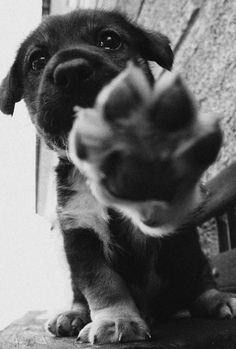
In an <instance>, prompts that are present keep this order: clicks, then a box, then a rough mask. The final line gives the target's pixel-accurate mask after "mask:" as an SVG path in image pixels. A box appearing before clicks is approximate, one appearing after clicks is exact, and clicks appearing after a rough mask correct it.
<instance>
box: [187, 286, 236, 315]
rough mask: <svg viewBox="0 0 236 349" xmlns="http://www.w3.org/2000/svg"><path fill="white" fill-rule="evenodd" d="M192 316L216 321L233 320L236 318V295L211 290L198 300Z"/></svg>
mask: <svg viewBox="0 0 236 349" xmlns="http://www.w3.org/2000/svg"><path fill="white" fill-rule="evenodd" d="M192 314H193V315H194V316H203V317H210V318H215V319H232V318H234V317H236V295H235V294H231V293H224V292H219V291H217V290H214V289H210V290H208V291H206V292H204V293H203V294H202V295H200V297H198V298H197V300H196V301H195V304H194V306H193V309H192Z"/></svg>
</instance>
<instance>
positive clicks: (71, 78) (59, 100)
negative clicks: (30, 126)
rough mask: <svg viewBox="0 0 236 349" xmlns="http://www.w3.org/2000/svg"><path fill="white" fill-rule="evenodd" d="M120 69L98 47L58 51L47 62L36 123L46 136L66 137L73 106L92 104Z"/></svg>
mask: <svg viewBox="0 0 236 349" xmlns="http://www.w3.org/2000/svg"><path fill="white" fill-rule="evenodd" d="M119 71H120V68H119V67H117V66H116V65H115V64H114V63H113V62H112V61H111V60H110V59H109V57H107V56H105V55H103V54H102V53H101V52H99V50H96V48H94V47H93V48H92V49H91V48H89V47H78V48H69V49H65V50H61V51H59V52H57V53H56V54H55V55H54V56H53V57H52V58H51V59H50V60H49V61H48V63H47V65H46V67H45V70H44V73H43V75H42V78H41V82H40V86H39V93H38V103H37V106H38V108H39V109H38V110H37V112H36V114H37V125H38V127H39V129H40V130H42V131H43V133H44V134H47V137H50V136H53V137H54V139H55V137H56V136H63V137H64V138H65V139H66V138H67V135H68V132H69V131H70V129H71V127H72V124H73V118H74V112H73V109H74V106H80V107H83V108H88V107H92V106H93V104H94V102H95V99H96V97H97V95H98V93H99V92H100V90H101V89H102V88H103V86H104V85H105V84H107V83H108V82H109V81H110V80H112V79H113V78H114V77H115V76H116V75H117V74H118V73H119Z"/></svg>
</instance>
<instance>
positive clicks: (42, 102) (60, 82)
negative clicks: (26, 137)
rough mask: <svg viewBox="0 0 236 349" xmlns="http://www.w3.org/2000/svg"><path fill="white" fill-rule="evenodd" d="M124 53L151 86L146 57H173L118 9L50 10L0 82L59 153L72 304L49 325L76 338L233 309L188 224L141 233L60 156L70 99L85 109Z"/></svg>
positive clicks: (7, 105)
mask: <svg viewBox="0 0 236 349" xmlns="http://www.w3.org/2000/svg"><path fill="white" fill-rule="evenodd" d="M131 59H132V60H135V61H137V62H138V63H139V66H140V67H141V68H142V69H143V71H144V72H145V74H146V76H147V78H148V80H149V81H150V83H151V84H152V83H153V77H152V74H151V72H150V69H149V67H148V63H147V61H148V60H153V61H156V62H157V63H159V64H160V65H161V66H162V67H164V68H167V69H170V68H171V64H172V59H173V56H172V52H171V49H170V47H169V43H168V40H167V39H166V38H165V37H164V36H162V35H161V34H158V33H148V32H146V31H144V30H142V29H140V28H138V27H137V26H136V25H135V24H132V23H130V22H129V21H127V20H126V19H125V18H124V17H122V16H121V15H119V14H116V13H107V12H101V11H78V12H73V13H71V14H68V15H65V16H54V17H51V18H48V19H46V21H45V22H43V23H42V24H41V25H40V27H39V28H38V29H36V30H35V31H34V32H33V33H32V34H31V35H30V36H29V37H28V38H27V39H26V40H25V42H24V43H23V45H22V46H21V48H20V50H19V52H18V55H17V58H16V60H15V63H14V64H13V66H12V68H11V71H10V73H9V75H8V76H7V77H6V79H5V80H4V81H3V84H2V87H1V90H0V107H1V110H2V111H3V112H5V113H6V114H12V113H13V110H14V104H15V103H16V102H18V101H19V100H20V99H21V98H24V99H25V102H26V104H27V107H28V109H29V111H30V115H31V119H32V121H33V123H34V124H35V125H36V128H37V130H38V132H39V134H40V135H41V136H42V137H44V139H45V141H46V143H47V144H48V145H49V147H51V148H52V149H54V150H56V151H57V152H58V155H59V164H58V166H57V169H56V173H57V192H58V217H59V221H60V226H61V230H62V234H63V238H64V246H65V251H66V256H67V260H68V263H69V266H70V270H71V278H72V287H73V291H74V304H73V307H72V310H71V311H68V312H66V313H64V314H60V315H59V316H57V317H56V318H55V319H53V320H52V321H51V322H50V323H49V330H50V331H51V332H52V333H54V334H56V335H58V336H60V335H61V336H63V335H67V336H68V335H77V334H78V333H79V332H80V338H81V340H82V341H90V342H95V341H97V342H98V343H104V342H117V341H122V340H123V341H130V340H144V339H147V338H148V337H149V336H150V335H149V329H148V326H147V324H148V325H149V326H150V325H151V323H152V321H153V320H155V319H157V318H160V317H166V316H168V315H170V314H173V313H174V312H176V311H178V310H180V309H186V308H188V309H190V310H191V311H192V313H193V314H194V313H196V314H201V315H208V316H214V315H216V316H219V317H224V315H225V316H229V315H230V316H234V315H235V312H236V306H235V304H234V306H233V305H232V299H231V298H230V297H228V296H227V295H222V294H220V293H219V292H218V291H216V289H215V288H216V285H215V281H214V279H213V277H212V273H211V269H210V266H209V264H208V262H207V260H206V258H205V257H204V255H203V254H202V252H201V249H200V246H199V242H198V237H197V232H196V230H195V228H193V227H189V228H188V229H184V228H183V229H180V230H179V231H177V232H176V233H175V234H173V235H171V236H167V237H162V238H161V239H160V240H159V239H158V238H155V237H150V236H147V235H144V234H143V233H142V231H141V230H140V229H139V228H137V227H136V226H134V225H133V224H132V222H131V221H130V220H129V219H124V217H123V215H121V214H120V213H119V212H118V211H116V210H114V209H111V208H109V207H106V206H104V205H103V204H102V203H100V202H98V201H97V200H96V199H95V197H94V196H93V195H92V194H91V191H90V189H89V187H88V186H87V184H86V178H85V177H84V175H83V174H81V173H80V172H79V171H78V170H77V169H76V168H75V166H74V165H73V164H72V163H71V162H70V160H69V159H68V158H67V156H66V154H67V146H68V143H67V139H68V134H69V132H70V130H71V127H72V123H73V114H74V113H73V107H74V106H75V105H79V106H81V107H92V106H93V104H94V102H95V99H96V97H97V94H98V93H99V92H100V90H101V89H102V88H103V86H104V85H106V84H107V83H108V82H109V81H111V80H112V79H113V78H114V77H115V76H116V75H118V74H119V73H120V72H121V71H122V70H123V69H124V68H125V66H126V63H127V61H128V60H131ZM80 151H82V150H81V149H80ZM91 320H92V322H90V321H91Z"/></svg>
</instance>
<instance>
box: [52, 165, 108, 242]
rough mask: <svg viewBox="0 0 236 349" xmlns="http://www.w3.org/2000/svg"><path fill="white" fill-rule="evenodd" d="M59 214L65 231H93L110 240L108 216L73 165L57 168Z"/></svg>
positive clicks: (103, 238)
mask: <svg viewBox="0 0 236 349" xmlns="http://www.w3.org/2000/svg"><path fill="white" fill-rule="evenodd" d="M57 194H58V207H57V212H58V216H59V220H60V224H61V227H62V229H63V230H71V229H78V228H85V229H93V231H95V232H97V233H98V234H99V236H100V238H102V240H103V241H104V240H106V239H107V238H108V227H107V221H108V214H107V211H106V209H105V208H104V207H103V206H102V205H101V204H99V203H98V202H97V200H96V199H95V198H94V196H93V195H92V194H91V191H90V189H89V187H88V186H87V184H86V180H85V178H84V177H83V176H82V175H81V174H80V172H79V171H78V170H76V169H75V168H74V166H72V165H68V164H59V166H58V168H57Z"/></svg>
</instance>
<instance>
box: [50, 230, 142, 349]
mask: <svg viewBox="0 0 236 349" xmlns="http://www.w3.org/2000/svg"><path fill="white" fill-rule="evenodd" d="M63 235H64V242H65V251H66V255H67V259H68V262H69V265H70V268H71V273H72V278H73V281H74V283H75V284H76V285H78V287H79V288H80V289H81V291H82V293H83V295H84V296H85V298H86V300H87V302H88V305H89V309H90V317H91V320H92V321H91V322H89V323H88V324H87V325H86V326H85V327H84V328H83V329H82V330H81V331H80V333H79V337H78V338H79V340H81V341H82V342H91V343H95V342H96V343H97V344H101V343H115V342H119V341H136V340H145V339H147V338H148V336H149V331H148V328H147V325H146V324H145V322H144V321H143V320H142V319H141V317H140V315H139V311H138V310H137V308H136V305H135V304H134V302H133V300H132V298H131V296H130V294H129V291H128V289H127V287H126V285H125V283H124V281H123V280H122V279H121V277H120V276H119V275H118V274H117V273H116V272H115V271H114V270H113V269H112V268H111V267H110V266H109V265H108V263H107V261H106V259H105V256H104V252H103V245H102V243H101V241H100V240H99V238H98V236H97V234H96V233H95V232H93V231H91V229H81V228H80V229H74V230H70V231H64V232H63ZM80 311H81V309H79V312H78V311H76V310H73V311H71V312H66V313H64V314H60V315H59V316H58V317H57V319H54V320H53V321H54V324H55V323H56V325H54V331H51V332H53V333H54V334H56V335H73V334H75V333H76V332H78V330H79V329H80V328H81V327H82V326H84V325H85V324H86V321H87V320H86V321H84V319H83V318H82V317H81V313H80ZM82 311H83V310H82ZM62 319H64V321H65V322H64V323H63V321H62ZM74 327H76V328H74Z"/></svg>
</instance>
